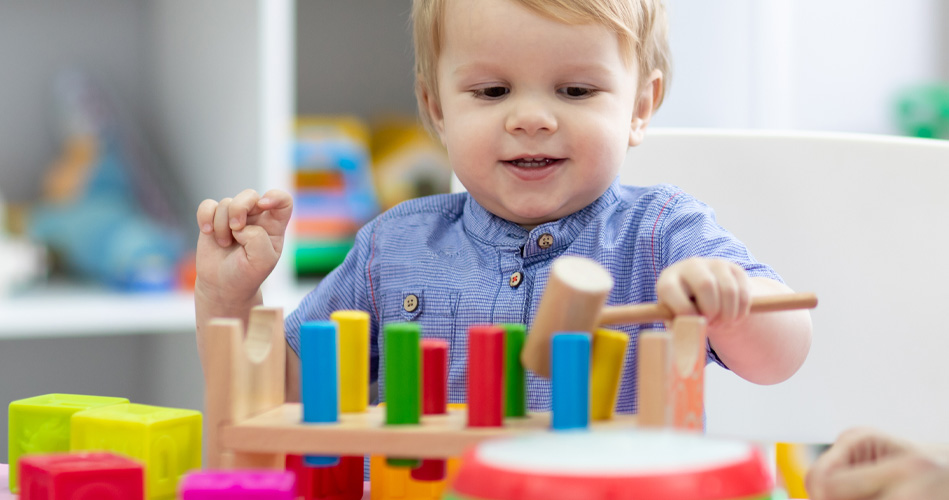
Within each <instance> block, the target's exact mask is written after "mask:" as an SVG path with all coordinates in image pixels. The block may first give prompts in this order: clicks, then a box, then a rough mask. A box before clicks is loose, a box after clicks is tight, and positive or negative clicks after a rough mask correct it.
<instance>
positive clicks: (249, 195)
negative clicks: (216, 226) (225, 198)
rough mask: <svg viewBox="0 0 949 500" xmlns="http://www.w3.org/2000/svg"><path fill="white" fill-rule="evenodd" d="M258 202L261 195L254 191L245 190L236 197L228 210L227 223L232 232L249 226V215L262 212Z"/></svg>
mask: <svg viewBox="0 0 949 500" xmlns="http://www.w3.org/2000/svg"><path fill="white" fill-rule="evenodd" d="M258 200H260V195H259V194H257V191H254V190H253V189H245V190H243V191H241V192H240V194H238V195H237V196H235V197H234V199H233V200H232V201H231V204H230V205H229V206H228V210H227V217H228V218H227V223H228V226H229V227H230V228H231V230H232V231H237V230H239V229H242V228H243V227H244V226H245V225H246V224H247V216H248V215H256V214H258V213H259V212H260V210H259V209H258V208H257V201H258Z"/></svg>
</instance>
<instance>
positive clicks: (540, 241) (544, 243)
mask: <svg viewBox="0 0 949 500" xmlns="http://www.w3.org/2000/svg"><path fill="white" fill-rule="evenodd" d="M537 245H538V246H539V247H541V248H543V249H545V250H546V249H548V248H550V247H552V246H553V245H554V237H553V235H552V234H550V233H544V234H542V235H540V238H537Z"/></svg>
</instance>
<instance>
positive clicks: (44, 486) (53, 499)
mask: <svg viewBox="0 0 949 500" xmlns="http://www.w3.org/2000/svg"><path fill="white" fill-rule="evenodd" d="M19 467H20V500H141V499H142V498H145V468H144V466H142V464H140V463H138V462H136V461H134V460H130V459H128V458H125V457H122V456H119V455H114V454H112V453H56V454H50V455H26V456H23V457H21V458H20V461H19Z"/></svg>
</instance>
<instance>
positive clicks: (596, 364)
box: [590, 328, 629, 420]
mask: <svg viewBox="0 0 949 500" xmlns="http://www.w3.org/2000/svg"><path fill="white" fill-rule="evenodd" d="M628 344H629V335H626V334H625V333H623V332H620V331H617V330H609V329H606V328H599V329H597V330H596V331H594V332H593V353H592V359H591V364H590V418H592V419H593V420H609V419H610V418H612V417H613V408H616V396H617V394H618V393H619V383H620V377H622V374H623V363H624V361H625V359H626V346H627V345H628Z"/></svg>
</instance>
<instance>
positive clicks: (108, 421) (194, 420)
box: [70, 404, 201, 499]
mask: <svg viewBox="0 0 949 500" xmlns="http://www.w3.org/2000/svg"><path fill="white" fill-rule="evenodd" d="M70 448H71V449H72V450H76V451H78V450H84V451H86V450H88V451H93V450H95V451H100V450H101V451H112V452H115V453H121V454H123V455H126V456H128V457H130V458H134V459H137V460H139V461H141V462H142V463H144V464H145V493H146V496H147V498H149V499H165V498H169V499H170V498H175V494H176V489H177V487H178V481H179V479H181V477H183V476H184V475H185V473H187V472H188V471H190V470H193V469H200V468H201V412H199V411H195V410H183V409H177V408H162V407H158V406H147V405H140V404H123V405H114V406H106V407H102V408H94V409H90V410H85V411H81V412H78V413H76V414H75V415H73V417H72V438H71V440H70Z"/></svg>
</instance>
